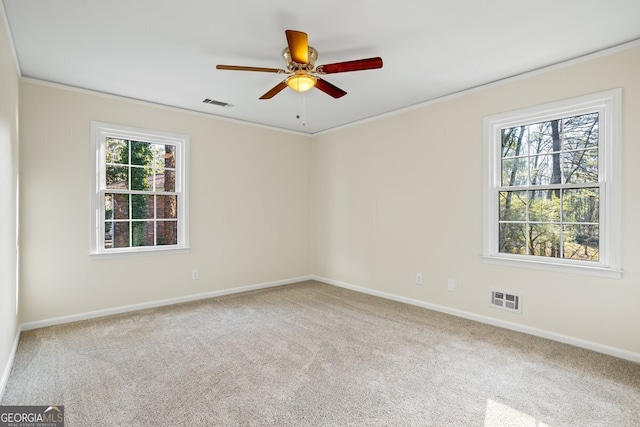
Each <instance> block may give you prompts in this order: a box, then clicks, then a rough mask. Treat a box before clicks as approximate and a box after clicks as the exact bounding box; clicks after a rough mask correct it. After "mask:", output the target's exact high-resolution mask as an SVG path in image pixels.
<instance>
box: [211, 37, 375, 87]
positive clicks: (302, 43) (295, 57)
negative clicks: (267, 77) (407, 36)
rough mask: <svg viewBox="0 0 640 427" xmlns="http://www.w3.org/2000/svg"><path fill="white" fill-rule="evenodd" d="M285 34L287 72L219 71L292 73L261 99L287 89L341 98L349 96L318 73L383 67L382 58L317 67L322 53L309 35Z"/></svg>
mask: <svg viewBox="0 0 640 427" xmlns="http://www.w3.org/2000/svg"><path fill="white" fill-rule="evenodd" d="M285 34H286V36H287V44H288V47H286V48H285V49H284V50H283V51H282V57H283V58H284V62H285V63H286V65H287V69H286V70H283V69H280V68H263V67H244V66H240V65H217V66H216V69H218V70H233V71H258V72H263V73H278V74H288V75H289V77H287V78H286V79H285V80H283V81H281V82H280V83H278V84H277V85H275V86H274V87H273V88H272V89H271V90H269V91H268V92H267V93H265V94H264V95H262V96H261V97H260V99H271V98H273V97H274V96H275V95H277V94H278V93H279V92H280V91H282V90H283V89H284V88H286V87H287V86H289V87H290V88H292V89H293V90H295V91H298V92H305V91H307V90H309V89H311V88H313V87H315V88H317V89H320V90H321V91H322V92H324V93H326V94H327V95H329V96H332V97H334V98H340V97H342V96H344V95H346V94H347V92H345V91H344V90H342V89H340V88H339V87H337V86H334V85H333V84H331V83H329V82H328V81H326V80H324V79H322V78H320V77H318V76H317V74H321V75H324V74H334V73H345V72H347V71H360V70H371V69H374V68H382V58H380V57H375V58H366V59H356V60H354V61H345V62H336V63H334V64H325V65H318V66H317V67H316V65H315V64H316V60H317V59H318V51H317V50H315V49H314V48H312V47H311V46H309V44H308V36H307V33H303V32H302V31H295V30H286V31H285Z"/></svg>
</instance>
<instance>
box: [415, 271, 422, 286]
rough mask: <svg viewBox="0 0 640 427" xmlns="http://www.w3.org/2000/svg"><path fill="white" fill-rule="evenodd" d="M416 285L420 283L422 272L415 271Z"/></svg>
mask: <svg viewBox="0 0 640 427" xmlns="http://www.w3.org/2000/svg"><path fill="white" fill-rule="evenodd" d="M416 285H422V273H416Z"/></svg>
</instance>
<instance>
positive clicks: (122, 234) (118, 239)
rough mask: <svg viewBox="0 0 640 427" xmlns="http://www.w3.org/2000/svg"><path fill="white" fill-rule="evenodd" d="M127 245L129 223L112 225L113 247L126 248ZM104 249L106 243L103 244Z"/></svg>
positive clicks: (128, 245)
mask: <svg viewBox="0 0 640 427" xmlns="http://www.w3.org/2000/svg"><path fill="white" fill-rule="evenodd" d="M130 246H131V245H130V244H129V222H128V221H127V222H116V223H114V225H113V247H114V248H128V247H130ZM105 247H106V243H105Z"/></svg>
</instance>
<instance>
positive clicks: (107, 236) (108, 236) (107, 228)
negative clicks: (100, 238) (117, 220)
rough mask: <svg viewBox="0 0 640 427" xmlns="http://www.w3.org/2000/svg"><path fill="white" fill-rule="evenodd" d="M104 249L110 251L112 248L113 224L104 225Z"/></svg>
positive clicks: (106, 223)
mask: <svg viewBox="0 0 640 427" xmlns="http://www.w3.org/2000/svg"><path fill="white" fill-rule="evenodd" d="M104 247H105V248H106V249H110V248H112V247H113V223H112V222H105V223H104Z"/></svg>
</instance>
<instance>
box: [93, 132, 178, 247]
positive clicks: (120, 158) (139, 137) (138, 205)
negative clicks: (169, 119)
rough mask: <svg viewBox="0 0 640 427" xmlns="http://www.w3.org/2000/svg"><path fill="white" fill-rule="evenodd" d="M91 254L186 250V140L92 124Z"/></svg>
mask: <svg viewBox="0 0 640 427" xmlns="http://www.w3.org/2000/svg"><path fill="white" fill-rule="evenodd" d="M91 131H92V155H93V161H92V166H93V170H92V183H91V188H92V197H91V199H92V200H91V202H92V206H91V221H92V224H91V226H92V232H91V254H92V255H101V256H102V255H108V254H111V255H120V256H121V255H123V254H149V253H151V252H157V251H172V250H173V251H175V250H185V249H188V241H189V239H188V237H189V236H188V220H187V219H188V215H187V212H188V204H189V199H188V191H187V184H188V183H187V175H186V162H187V156H188V148H189V137H188V136H186V135H176V134H168V133H164V132H156V131H148V130H143V129H134V128H129V127H124V126H118V125H111V124H106V123H97V122H92V125H91Z"/></svg>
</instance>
